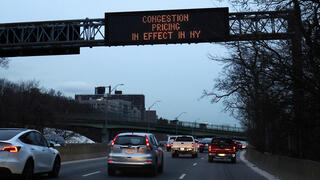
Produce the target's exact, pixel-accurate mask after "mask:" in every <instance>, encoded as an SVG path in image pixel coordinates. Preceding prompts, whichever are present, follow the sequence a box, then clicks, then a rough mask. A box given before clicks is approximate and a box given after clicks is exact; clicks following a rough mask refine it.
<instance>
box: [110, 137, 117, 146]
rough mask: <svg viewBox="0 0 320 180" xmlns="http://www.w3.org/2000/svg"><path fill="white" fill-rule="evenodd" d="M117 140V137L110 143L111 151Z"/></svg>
mask: <svg viewBox="0 0 320 180" xmlns="http://www.w3.org/2000/svg"><path fill="white" fill-rule="evenodd" d="M117 138H118V136H116V137H115V138H114V139H113V141H112V143H111V149H112V148H113V146H114V142H115V141H116V140H117Z"/></svg>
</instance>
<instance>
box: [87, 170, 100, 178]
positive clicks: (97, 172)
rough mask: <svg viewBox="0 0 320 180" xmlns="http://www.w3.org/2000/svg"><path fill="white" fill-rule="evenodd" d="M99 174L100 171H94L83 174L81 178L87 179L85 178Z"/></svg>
mask: <svg viewBox="0 0 320 180" xmlns="http://www.w3.org/2000/svg"><path fill="white" fill-rule="evenodd" d="M99 173H101V171H96V172H93V173H89V174H85V175H82V177H87V176H91V175H94V174H99Z"/></svg>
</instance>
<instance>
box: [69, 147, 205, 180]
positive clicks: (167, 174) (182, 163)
mask: <svg viewBox="0 0 320 180" xmlns="http://www.w3.org/2000/svg"><path fill="white" fill-rule="evenodd" d="M164 155H165V156H164V163H165V164H164V171H163V173H160V174H158V175H157V176H156V177H151V176H149V175H148V174H147V173H146V172H143V171H124V172H122V173H119V174H117V175H116V176H108V173H107V169H105V170H104V171H101V172H100V173H95V172H92V173H93V174H89V175H88V176H86V177H83V176H82V179H85V180H98V179H110V180H112V179H130V180H138V179H159V180H166V179H179V177H180V174H181V173H183V172H184V171H185V170H186V169H190V168H191V167H192V165H193V164H194V163H197V162H200V161H201V159H200V158H192V157H191V155H181V157H179V158H172V157H171V153H170V152H165V153H164ZM75 179H76V178H75Z"/></svg>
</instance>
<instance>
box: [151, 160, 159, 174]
mask: <svg viewBox="0 0 320 180" xmlns="http://www.w3.org/2000/svg"><path fill="white" fill-rule="evenodd" d="M157 174H158V166H157V162H156V164H155V165H153V166H151V172H150V175H151V176H152V177H156V176H157Z"/></svg>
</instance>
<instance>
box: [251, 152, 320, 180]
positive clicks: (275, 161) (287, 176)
mask: <svg viewBox="0 0 320 180" xmlns="http://www.w3.org/2000/svg"><path fill="white" fill-rule="evenodd" d="M245 156H246V158H247V159H248V160H249V161H250V162H252V163H253V164H255V165H256V166H258V167H259V168H261V169H263V170H265V171H267V172H269V173H271V174H273V175H274V176H276V177H278V178H279V179H282V180H302V179H303V180H305V179H308V180H319V179H320V163H319V162H315V161H311V160H303V159H296V158H290V157H286V156H279V155H273V154H270V153H261V152H259V151H257V150H254V149H253V148H248V149H247V152H246V155H245Z"/></svg>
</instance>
